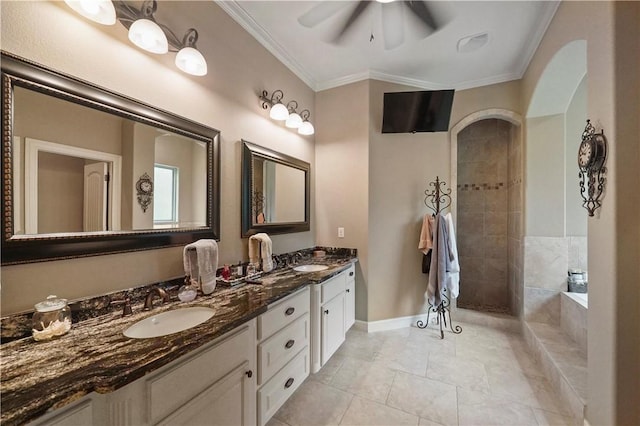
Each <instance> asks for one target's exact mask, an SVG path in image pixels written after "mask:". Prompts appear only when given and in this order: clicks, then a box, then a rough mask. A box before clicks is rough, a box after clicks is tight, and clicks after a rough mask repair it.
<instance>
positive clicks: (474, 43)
mask: <svg viewBox="0 0 640 426" xmlns="http://www.w3.org/2000/svg"><path fill="white" fill-rule="evenodd" d="M488 41H489V33H480V34H475V35H472V36H468V37H464V38H461V39H460V40H458V52H460V53H469V52H474V51H476V50H478V49H480V48H481V47H482V46H484V45H485V44H487V42H488Z"/></svg>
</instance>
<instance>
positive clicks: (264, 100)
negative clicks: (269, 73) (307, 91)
mask: <svg viewBox="0 0 640 426" xmlns="http://www.w3.org/2000/svg"><path fill="white" fill-rule="evenodd" d="M258 98H259V99H260V104H261V105H262V109H269V108H271V111H269V117H271V118H272V119H273V120H276V121H284V122H285V126H286V127H288V128H290V129H297V130H298V133H299V134H301V135H304V136H309V135H313V134H314V133H315V128H314V127H313V124H311V122H310V121H309V117H310V116H311V113H310V112H309V110H308V109H304V110H302V111H301V112H300V113H299V114H298V113H297V112H296V110H297V109H298V102H296V101H294V100H291V101H289V102H287V105H286V106H285V104H284V103H283V100H282V98H284V93H283V92H282V90H279V89H278V90H274V91H273V92H271V95H269V92H268V91H266V90H263V91H262V94H261V95H260V96H259V97H258Z"/></svg>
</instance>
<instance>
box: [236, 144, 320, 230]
mask: <svg viewBox="0 0 640 426" xmlns="http://www.w3.org/2000/svg"><path fill="white" fill-rule="evenodd" d="M310 168H311V167H310V165H309V163H307V162H305V161H302V160H299V159H297V158H294V157H291V156H288V155H286V154H282V153H280V152H277V151H273V150H271V149H268V148H265V147H262V146H259V145H256V144H253V143H251V142H248V141H245V140H243V141H242V218H241V222H242V236H243V237H248V236H251V235H253V234H256V233H258V232H266V233H268V234H284V233H290V232H304V231H308V230H309V229H310V220H309V216H310V207H309V205H310V202H309V200H310V190H309V187H310V184H309V182H310V176H309V173H310Z"/></svg>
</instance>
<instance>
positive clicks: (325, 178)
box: [316, 81, 370, 321]
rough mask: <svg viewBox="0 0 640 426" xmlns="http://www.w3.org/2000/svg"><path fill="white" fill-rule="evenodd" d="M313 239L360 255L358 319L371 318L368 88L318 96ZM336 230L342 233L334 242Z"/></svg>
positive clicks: (358, 86) (350, 87)
mask: <svg viewBox="0 0 640 426" xmlns="http://www.w3.org/2000/svg"><path fill="white" fill-rule="evenodd" d="M316 111H317V121H316V123H317V125H316V191H317V199H316V223H317V225H316V237H317V243H318V244H319V245H324V246H329V247H352V248H357V249H358V259H359V263H358V264H357V266H356V285H357V287H356V318H357V319H358V320H361V321H366V320H368V319H370V318H369V313H368V309H369V303H368V293H369V284H368V265H369V263H370V262H369V247H368V241H369V240H368V224H369V170H370V169H369V82H368V81H361V82H358V83H354V84H350V85H347V86H342V87H338V88H335V89H331V90H325V91H322V92H319V93H317V94H316ZM338 227H343V228H344V230H345V233H344V238H338Z"/></svg>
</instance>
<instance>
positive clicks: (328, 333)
mask: <svg viewBox="0 0 640 426" xmlns="http://www.w3.org/2000/svg"><path fill="white" fill-rule="evenodd" d="M321 315H322V365H324V364H325V363H326V362H327V361H328V360H329V358H331V355H333V354H334V352H335V351H336V350H338V348H339V347H340V345H341V344H342V342H344V293H340V294H338V295H337V296H336V297H334V298H333V299H331V300H330V301H328V302H327V303H325V304H324V305H322V312H321Z"/></svg>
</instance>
